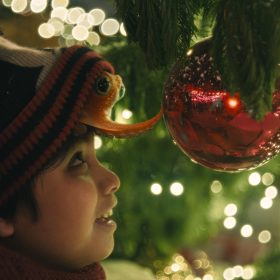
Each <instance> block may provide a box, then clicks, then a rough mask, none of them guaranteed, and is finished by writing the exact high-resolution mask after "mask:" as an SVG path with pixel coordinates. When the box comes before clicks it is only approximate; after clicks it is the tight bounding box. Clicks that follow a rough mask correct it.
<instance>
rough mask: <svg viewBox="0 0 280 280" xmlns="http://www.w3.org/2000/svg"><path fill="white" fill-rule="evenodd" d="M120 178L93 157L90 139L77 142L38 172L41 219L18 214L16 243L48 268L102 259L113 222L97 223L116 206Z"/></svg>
mask: <svg viewBox="0 0 280 280" xmlns="http://www.w3.org/2000/svg"><path fill="white" fill-rule="evenodd" d="M119 185H120V182H119V179H118V177H117V176H116V175H115V174H114V173H112V172H111V171H109V170H107V169H106V168H104V167H103V166H102V165H101V164H100V163H99V161H98V160H97V158H96V155H95V152H94V137H93V136H91V137H90V138H89V139H86V140H84V141H82V142H81V143H78V144H77V145H76V146H75V147H74V148H73V149H72V150H71V151H69V152H68V154H67V156H66V158H65V159H63V161H62V162H60V163H59V164H58V165H56V166H53V167H51V168H50V169H48V170H46V171H45V172H44V173H42V174H41V175H40V176H39V177H38V180H37V181H36V183H35V188H34V194H35V198H36V200H37V202H38V206H39V220H38V221H37V222H35V223H34V222H32V220H31V217H30V215H29V213H28V212H27V211H26V210H25V209H20V210H19V211H18V215H17V217H16V219H15V221H14V235H13V237H12V238H13V239H14V244H15V246H17V248H16V249H17V250H21V251H23V252H24V253H26V254H29V255H31V256H32V257H33V258H36V259H40V260H41V261H43V262H44V263H47V264H48V263H49V264H50V265H52V266H59V267H63V268H67V269H76V268H80V267H83V266H86V265H89V264H91V263H93V262H95V261H100V260H102V259H104V258H106V257H107V256H108V255H109V254H110V253H111V252H112V250H113V247H114V238H113V234H114V232H115V230H116V224H115V222H114V221H112V220H110V219H108V218H100V217H101V216H104V215H106V213H108V212H109V211H110V210H112V208H113V207H115V206H116V203H117V201H116V197H115V195H114V193H115V192H116V191H117V190H118V188H119Z"/></svg>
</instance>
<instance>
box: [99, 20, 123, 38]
mask: <svg viewBox="0 0 280 280" xmlns="http://www.w3.org/2000/svg"><path fill="white" fill-rule="evenodd" d="M119 28H120V24H119V22H118V21H117V20H116V19H114V18H108V19H106V20H104V22H103V23H102V25H101V27H100V31H101V32H102V34H103V35H105V36H112V35H115V34H116V33H117V32H118V31H119Z"/></svg>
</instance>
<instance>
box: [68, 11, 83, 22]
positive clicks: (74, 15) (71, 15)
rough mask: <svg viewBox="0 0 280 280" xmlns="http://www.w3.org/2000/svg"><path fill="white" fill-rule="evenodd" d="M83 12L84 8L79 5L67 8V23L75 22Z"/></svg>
mask: <svg viewBox="0 0 280 280" xmlns="http://www.w3.org/2000/svg"><path fill="white" fill-rule="evenodd" d="M84 13H85V11H84V9H82V8H81V7H75V8H71V9H69V10H68V14H67V19H66V21H67V22H68V23H69V24H76V23H77V22H78V19H79V17H80V16H81V15H83V14H84Z"/></svg>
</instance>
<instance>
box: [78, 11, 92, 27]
mask: <svg viewBox="0 0 280 280" xmlns="http://www.w3.org/2000/svg"><path fill="white" fill-rule="evenodd" d="M77 24H79V25H83V26H85V27H86V28H88V29H89V28H91V27H92V26H93V25H94V17H93V16H92V15H90V14H86V13H85V14H81V15H80V16H79V17H78V19H77Z"/></svg>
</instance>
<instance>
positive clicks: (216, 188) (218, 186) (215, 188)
mask: <svg viewBox="0 0 280 280" xmlns="http://www.w3.org/2000/svg"><path fill="white" fill-rule="evenodd" d="M210 189H211V191H212V192H213V193H219V192H221V191H222V189H223V185H222V183H221V182H220V181H218V180H214V181H213V182H212V183H211V186H210Z"/></svg>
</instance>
